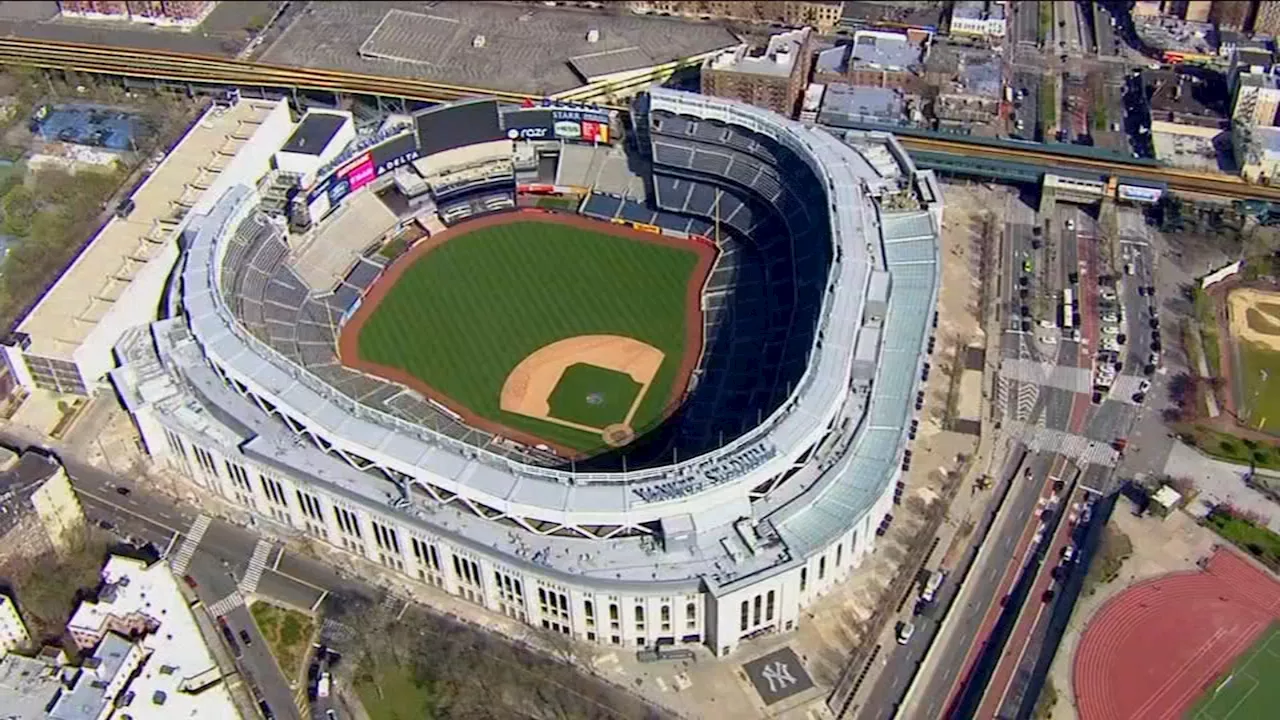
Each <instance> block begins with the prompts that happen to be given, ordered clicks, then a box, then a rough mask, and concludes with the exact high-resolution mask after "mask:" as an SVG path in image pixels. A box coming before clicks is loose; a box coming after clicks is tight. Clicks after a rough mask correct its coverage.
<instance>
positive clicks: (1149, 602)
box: [1072, 548, 1280, 720]
mask: <svg viewBox="0 0 1280 720" xmlns="http://www.w3.org/2000/svg"><path fill="white" fill-rule="evenodd" d="M1277 618H1280V582H1276V580H1275V579H1273V578H1271V577H1269V576H1268V575H1266V574H1265V573H1263V572H1262V571H1261V570H1258V569H1257V568H1256V567H1254V566H1253V565H1252V564H1250V563H1249V561H1247V560H1245V559H1244V558H1242V557H1241V556H1239V555H1238V554H1236V552H1235V551H1233V550H1230V549H1226V548H1219V549H1218V550H1217V551H1215V552H1214V554H1213V556H1212V557H1211V558H1210V559H1209V560H1208V562H1207V563H1205V564H1204V570H1202V571H1196V572H1183V573H1173V574H1170V575H1165V576H1162V577H1159V578H1155V579H1154V580H1147V581H1145V582H1142V583H1139V584H1137V585H1134V586H1133V587H1131V588H1129V589H1128V590H1125V591H1124V592H1122V593H1120V594H1119V595H1117V596H1115V597H1113V598H1112V599H1111V600H1109V601H1107V603H1106V604H1105V605H1103V606H1102V608H1101V609H1100V610H1099V611H1098V614H1097V615H1095V616H1094V618H1093V619H1092V620H1091V621H1090V622H1089V624H1088V626H1087V627H1086V628H1085V630H1084V635H1083V637H1082V638H1081V640H1080V648H1079V650H1078V651H1077V652H1076V657H1075V662H1074V667H1073V669H1072V685H1073V689H1074V691H1075V697H1076V709H1077V711H1078V713H1079V717H1080V720H1165V719H1168V720H1173V719H1174V718H1178V717H1181V716H1182V715H1183V713H1185V712H1186V711H1187V709H1188V708H1189V707H1190V706H1191V705H1192V704H1193V703H1194V702H1195V701H1196V699H1197V698H1198V697H1199V696H1200V695H1201V693H1203V692H1204V691H1205V690H1206V689H1208V688H1209V687H1210V685H1212V683H1213V682H1214V680H1215V679H1216V678H1217V677H1218V676H1219V675H1221V674H1222V672H1223V671H1224V670H1226V668H1227V667H1228V666H1230V664H1231V662H1232V661H1233V660H1234V659H1235V658H1236V656H1237V655H1239V654H1240V653H1241V652H1243V651H1244V650H1245V649H1246V648H1248V647H1249V646H1250V645H1252V644H1253V643H1254V642H1255V641H1256V640H1257V638H1258V636H1259V635H1261V633H1262V632H1263V631H1264V630H1265V629H1266V628H1267V626H1268V625H1270V624H1271V622H1272V621H1274V620H1275V619H1277Z"/></svg>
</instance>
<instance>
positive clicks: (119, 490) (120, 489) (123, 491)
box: [116, 485, 132, 495]
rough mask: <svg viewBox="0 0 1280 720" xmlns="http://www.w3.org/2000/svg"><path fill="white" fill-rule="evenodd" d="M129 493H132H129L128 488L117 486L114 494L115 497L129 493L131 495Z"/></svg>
mask: <svg viewBox="0 0 1280 720" xmlns="http://www.w3.org/2000/svg"><path fill="white" fill-rule="evenodd" d="M131 492H132V491H131V490H130V489H129V488H127V487H125V486H123V485H117V486H116V494H117V495H128V494H129V493H131Z"/></svg>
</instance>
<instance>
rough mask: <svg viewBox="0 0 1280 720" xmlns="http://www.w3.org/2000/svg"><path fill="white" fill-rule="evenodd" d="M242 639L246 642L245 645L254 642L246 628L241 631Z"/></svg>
mask: <svg viewBox="0 0 1280 720" xmlns="http://www.w3.org/2000/svg"><path fill="white" fill-rule="evenodd" d="M240 641H241V642H243V643H244V644H245V647H248V646H250V645H252V644H253V640H250V639H249V633H248V632H246V631H244V630H241V631H240Z"/></svg>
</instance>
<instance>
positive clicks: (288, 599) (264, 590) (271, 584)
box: [255, 569, 325, 610]
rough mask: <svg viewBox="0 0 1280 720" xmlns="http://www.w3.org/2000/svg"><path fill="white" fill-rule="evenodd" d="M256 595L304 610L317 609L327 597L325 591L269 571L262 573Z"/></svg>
mask: <svg viewBox="0 0 1280 720" xmlns="http://www.w3.org/2000/svg"><path fill="white" fill-rule="evenodd" d="M255 593H256V594H258V595H262V596H264V597H269V598H271V599H272V600H278V601H280V602H282V603H284V604H286V605H292V606H293V607H296V608H300V609H304V610H309V609H311V608H313V607H315V605H316V603H317V602H319V601H320V600H321V598H323V597H324V596H325V591H324V590H319V589H316V588H314V587H312V586H311V585H309V584H304V583H302V582H299V581H298V580H296V579H294V578H291V577H287V576H285V575H281V574H279V573H276V572H274V571H272V570H269V569H268V570H266V571H265V572H263V573H262V578H261V579H259V580H258V589H257V590H256V591H255Z"/></svg>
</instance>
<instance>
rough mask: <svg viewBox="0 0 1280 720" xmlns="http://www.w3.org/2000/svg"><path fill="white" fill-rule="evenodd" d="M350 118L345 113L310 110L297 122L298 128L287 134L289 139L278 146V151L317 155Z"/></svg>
mask: <svg viewBox="0 0 1280 720" xmlns="http://www.w3.org/2000/svg"><path fill="white" fill-rule="evenodd" d="M350 119H351V118H350V116H349V115H347V114H346V113H336V112H322V111H316V110H312V111H310V112H308V113H307V114H306V115H305V116H304V117H303V118H302V122H300V123H298V128H297V129H296V130H294V131H293V135H291V136H289V141H288V142H286V143H285V144H284V147H282V148H280V152H287V153H297V154H299V155H319V154H320V153H322V152H324V149H325V147H326V146H328V144H329V141H330V140H333V136H334V135H337V134H338V131H339V130H341V129H342V126H343V125H344V124H346V123H347V122H349V121H350Z"/></svg>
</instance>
